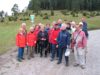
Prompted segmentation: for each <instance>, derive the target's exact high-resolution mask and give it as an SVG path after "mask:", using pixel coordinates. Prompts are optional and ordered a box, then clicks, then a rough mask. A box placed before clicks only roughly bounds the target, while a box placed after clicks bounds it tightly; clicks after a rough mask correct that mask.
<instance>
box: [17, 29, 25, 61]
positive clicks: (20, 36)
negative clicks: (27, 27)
mask: <svg viewBox="0 0 100 75" xmlns="http://www.w3.org/2000/svg"><path fill="white" fill-rule="evenodd" d="M16 45H17V46H18V61H20V62H21V61H22V60H23V54H24V47H25V46H26V36H25V35H24V29H23V28H20V29H19V32H18V34H17V35H16Z"/></svg>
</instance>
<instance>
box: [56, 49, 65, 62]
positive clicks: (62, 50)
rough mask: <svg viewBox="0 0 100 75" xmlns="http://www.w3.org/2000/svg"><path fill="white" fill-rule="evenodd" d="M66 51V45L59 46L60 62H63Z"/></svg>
mask: <svg viewBox="0 0 100 75" xmlns="http://www.w3.org/2000/svg"><path fill="white" fill-rule="evenodd" d="M65 51H66V47H59V48H58V53H59V54H58V56H59V60H58V62H62V56H63V54H64V53H65Z"/></svg>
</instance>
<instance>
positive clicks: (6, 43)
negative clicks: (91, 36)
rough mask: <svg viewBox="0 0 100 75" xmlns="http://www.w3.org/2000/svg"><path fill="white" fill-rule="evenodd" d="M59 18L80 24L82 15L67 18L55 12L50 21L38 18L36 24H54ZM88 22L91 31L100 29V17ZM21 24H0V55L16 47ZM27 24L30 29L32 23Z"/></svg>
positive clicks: (88, 19)
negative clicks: (16, 38) (16, 37)
mask: <svg viewBox="0 0 100 75" xmlns="http://www.w3.org/2000/svg"><path fill="white" fill-rule="evenodd" d="M45 12H47V13H48V14H50V12H49V11H43V12H42V13H45ZM59 18H61V19H63V20H67V21H71V20H74V21H76V22H79V21H81V18H82V15H81V14H79V17H72V16H71V15H68V16H65V15H62V14H61V13H60V12H59V11H55V16H51V17H50V19H49V20H44V19H43V18H42V17H40V16H36V18H35V24H36V23H39V22H42V23H43V24H46V23H48V22H49V23H52V21H56V20H57V19H59ZM87 22H88V28H89V29H98V28H100V16H96V17H92V18H87ZM21 23H22V21H17V22H13V21H12V22H4V23H0V54H3V53H5V52H6V51H8V50H10V49H11V48H12V47H14V46H15V36H16V33H17V31H18V29H19V27H20V24H21ZM26 24H27V29H29V27H30V26H31V25H32V24H31V22H30V21H26Z"/></svg>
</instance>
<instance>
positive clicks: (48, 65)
mask: <svg viewBox="0 0 100 75" xmlns="http://www.w3.org/2000/svg"><path fill="white" fill-rule="evenodd" d="M89 33H90V34H89V35H90V38H89V40H88V54H87V68H86V69H84V70H82V69H81V68H80V67H73V63H74V56H73V53H72V54H71V55H70V66H69V67H66V66H65V65H64V63H65V62H64V60H63V63H62V64H60V65H57V64H56V63H57V60H55V61H54V62H51V61H50V57H47V58H45V57H43V58H40V57H39V55H35V58H33V59H31V60H27V59H25V60H24V61H23V62H18V61H17V60H16V55H17V50H13V51H10V52H8V53H6V54H4V55H2V56H0V75H100V40H99V38H100V35H99V34H100V30H95V31H90V32H89ZM14 49H16V48H14Z"/></svg>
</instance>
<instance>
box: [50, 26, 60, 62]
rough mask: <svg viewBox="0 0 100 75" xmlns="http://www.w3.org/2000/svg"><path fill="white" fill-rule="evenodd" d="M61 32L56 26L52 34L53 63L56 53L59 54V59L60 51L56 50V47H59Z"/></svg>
mask: <svg viewBox="0 0 100 75" xmlns="http://www.w3.org/2000/svg"><path fill="white" fill-rule="evenodd" d="M59 32H60V28H59V26H58V24H55V26H54V29H53V30H52V33H51V34H50V37H51V44H52V50H51V61H53V60H54V58H55V54H56V53H57V57H58V50H57V48H56V45H57V37H58V34H59Z"/></svg>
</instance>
